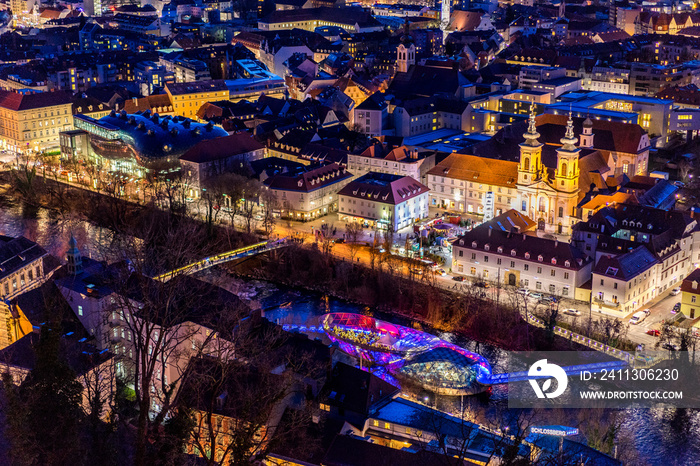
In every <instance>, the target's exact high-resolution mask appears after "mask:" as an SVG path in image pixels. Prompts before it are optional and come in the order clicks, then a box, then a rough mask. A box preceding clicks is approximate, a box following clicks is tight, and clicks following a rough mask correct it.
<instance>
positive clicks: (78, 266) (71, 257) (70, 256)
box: [66, 234, 83, 275]
mask: <svg viewBox="0 0 700 466" xmlns="http://www.w3.org/2000/svg"><path fill="white" fill-rule="evenodd" d="M66 259H67V260H68V273H69V274H71V275H78V274H79V273H81V272H82V271H83V258H82V257H81V255H80V249H78V242H77V241H76V240H75V237H74V236H73V235H72V234H71V235H70V241H69V242H68V252H67V253H66Z"/></svg>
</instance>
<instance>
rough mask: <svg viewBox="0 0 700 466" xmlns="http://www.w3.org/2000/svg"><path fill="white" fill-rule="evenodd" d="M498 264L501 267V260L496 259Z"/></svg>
mask: <svg viewBox="0 0 700 466" xmlns="http://www.w3.org/2000/svg"><path fill="white" fill-rule="evenodd" d="M496 264H498V265H501V258H500V257H499V258H498V259H496Z"/></svg>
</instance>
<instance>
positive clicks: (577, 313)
mask: <svg viewBox="0 0 700 466" xmlns="http://www.w3.org/2000/svg"><path fill="white" fill-rule="evenodd" d="M561 312H562V313H564V314H566V315H570V316H576V317H578V316H580V315H581V311H579V310H578V309H564V310H563V311H561Z"/></svg>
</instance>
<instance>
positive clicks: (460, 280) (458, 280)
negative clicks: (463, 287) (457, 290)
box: [452, 276, 465, 282]
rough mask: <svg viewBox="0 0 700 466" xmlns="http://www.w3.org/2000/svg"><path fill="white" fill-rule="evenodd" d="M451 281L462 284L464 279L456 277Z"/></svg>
mask: <svg viewBox="0 0 700 466" xmlns="http://www.w3.org/2000/svg"><path fill="white" fill-rule="evenodd" d="M452 280H454V281H456V282H463V281H464V280H465V278H464V277H461V276H456V277H452Z"/></svg>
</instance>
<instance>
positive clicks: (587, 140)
mask: <svg viewBox="0 0 700 466" xmlns="http://www.w3.org/2000/svg"><path fill="white" fill-rule="evenodd" d="M581 147H585V148H587V149H590V148H592V147H593V122H592V121H591V119H590V118H586V119H585V120H584V122H583V134H581Z"/></svg>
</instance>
